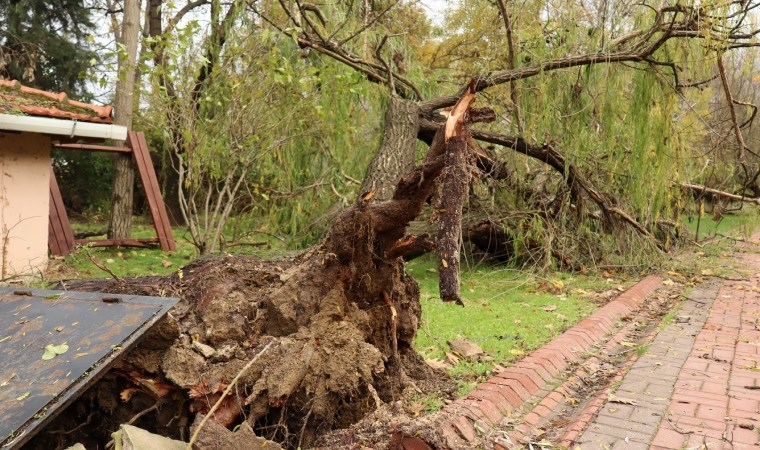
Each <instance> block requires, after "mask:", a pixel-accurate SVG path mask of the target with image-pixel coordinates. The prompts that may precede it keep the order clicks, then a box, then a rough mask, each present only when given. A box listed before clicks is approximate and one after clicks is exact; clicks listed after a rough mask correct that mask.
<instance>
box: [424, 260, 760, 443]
mask: <svg viewBox="0 0 760 450" xmlns="http://www.w3.org/2000/svg"><path fill="white" fill-rule="evenodd" d="M734 257H735V259H737V260H738V263H739V265H740V266H742V267H743V268H744V269H747V270H749V271H751V272H754V273H755V274H754V275H752V276H751V277H749V278H748V279H747V280H742V281H730V280H722V279H718V278H716V279H714V280H713V281H711V282H709V283H705V284H703V285H701V286H698V287H696V288H694V290H693V291H692V292H691V293H690V295H689V296H688V298H686V299H685V300H683V301H682V302H681V304H680V305H678V307H677V308H675V309H674V313H673V314H672V315H670V316H671V317H669V320H668V321H666V322H665V323H663V324H662V325H660V326H659V327H656V326H654V325H652V326H650V327H648V328H646V327H645V335H643V336H642V335H641V334H639V335H638V337H634V340H635V341H636V342H637V344H636V345H646V343H647V342H649V344H648V345H647V346H646V351H645V352H644V353H643V354H641V355H639V352H638V351H637V352H634V353H630V350H631V348H630V345H631V343H630V342H627V341H626V339H628V337H627V336H629V335H631V334H630V333H631V331H632V330H633V329H636V328H637V323H642V321H643V322H645V323H646V321H647V320H648V319H647V318H648V317H656V316H652V315H651V314H650V313H651V311H652V310H657V309H658V308H660V307H661V305H662V304H664V303H663V302H664V300H663V299H664V298H665V297H663V296H658V297H657V298H656V299H652V298H651V297H652V295H653V293H654V292H655V290H656V289H658V287H659V286H660V285H661V280H660V279H658V278H657V277H648V278H646V279H644V280H642V281H641V282H640V283H638V284H637V285H636V286H634V287H633V288H631V289H629V290H628V291H626V292H625V293H623V294H622V295H621V296H620V297H619V298H617V299H615V300H614V301H612V302H610V303H608V304H607V305H605V306H604V307H602V308H600V309H599V310H598V311H597V312H596V313H594V314H592V315H591V316H589V317H588V318H586V319H584V320H583V321H581V322H579V323H578V324H577V325H575V326H574V327H572V328H571V329H570V330H568V331H567V332H565V333H563V334H562V335H561V336H559V337H557V338H556V339H555V340H553V341H552V342H550V343H549V344H547V345H546V346H544V347H542V348H541V349H539V350H537V351H535V352H533V353H532V354H530V355H528V356H527V357H526V358H524V359H523V360H521V361H519V362H517V363H516V364H514V365H513V366H511V367H509V368H507V370H506V371H504V372H502V373H499V374H498V375H496V376H494V377H493V378H492V379H490V380H488V381H487V382H485V383H483V384H481V385H480V386H478V387H477V388H476V389H475V390H474V391H473V392H471V393H470V394H469V395H467V396H465V397H463V398H461V399H459V400H457V401H455V402H453V403H452V404H450V405H448V406H446V407H445V408H444V412H445V413H449V414H448V416H446V417H451V418H452V419H450V420H446V421H444V422H443V423H442V424H441V425H440V426H439V428H437V429H438V432H439V436H441V437H442V438H443V439H444V441H445V442H446V445H444V447H442V448H449V449H465V448H467V449H469V448H488V449H491V448H493V449H496V450H504V449H510V450H511V449H520V448H535V449H538V448H541V449H547V448H560V449H572V450H576V449H578V450H586V449H594V450H596V449H608V450H610V449H611V450H618V449H632V450H637V449H651V450H666V449H667V450H670V449H674V450H675V449H694V450H697V449H699V450H702V449H705V450H707V449H733V450H744V449H754V450H760V254H752V253H745V254H736V255H735V256H734ZM648 298H650V300H649V301H647V299H648ZM647 309H649V313H648V312H647ZM660 314H661V313H660ZM649 323H652V324H653V322H649ZM647 330H648V331H647ZM632 336H635V333H634V334H633V335H632ZM621 346H622V347H621ZM625 346H628V348H627V350H626V347H625ZM621 348H622V349H623V351H622V352H621ZM642 348H643V347H642ZM623 354H627V356H625V358H624V359H623V360H618V362H617V363H614V364H615V365H614V366H613V370H614V371H616V372H613V374H612V376H609V375H607V378H606V381H601V384H600V385H598V386H596V389H592V390H591V391H589V393H588V395H587V396H585V397H583V396H582V395H578V394H577V393H578V392H582V389H581V390H580V391H579V390H578V386H580V385H582V384H584V383H587V381H586V380H592V382H593V380H595V379H599V380H604V379H605V376H604V375H602V377H601V378H596V377H595V376H594V375H595V373H596V370H597V369H601V368H602V366H605V364H606V365H607V367H609V362H610V361H611V360H614V357H613V358H611V359H610V356H614V355H623ZM599 373H602V372H599ZM573 397H582V398H581V400H582V401H581V403H580V404H579V405H577V406H572V405H573V403H569V402H568V399H572V398H573ZM547 437H548V438H549V439H550V440H549V441H547V440H546V438H547Z"/></svg>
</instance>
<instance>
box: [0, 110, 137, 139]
mask: <svg viewBox="0 0 760 450" xmlns="http://www.w3.org/2000/svg"><path fill="white" fill-rule="evenodd" d="M2 130H8V131H25V132H28V133H41V134H55V135H60V136H68V137H70V138H73V137H83V138H99V139H113V140H115V141H124V140H126V139H127V127H123V126H121V125H111V124H105V123H92V122H79V121H76V120H64V119H50V118H47V117H34V116H14V115H10V114H0V131H2Z"/></svg>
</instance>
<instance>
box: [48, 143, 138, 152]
mask: <svg viewBox="0 0 760 450" xmlns="http://www.w3.org/2000/svg"><path fill="white" fill-rule="evenodd" d="M53 148H59V149H64V150H91V151H96V152H117V153H132V149H131V148H129V147H112V146H110V145H90V144H53Z"/></svg>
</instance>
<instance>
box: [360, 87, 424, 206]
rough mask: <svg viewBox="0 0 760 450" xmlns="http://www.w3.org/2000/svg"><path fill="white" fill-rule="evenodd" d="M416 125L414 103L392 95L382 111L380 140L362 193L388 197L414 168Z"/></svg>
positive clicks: (417, 114) (382, 197) (385, 198)
mask: <svg viewBox="0 0 760 450" xmlns="http://www.w3.org/2000/svg"><path fill="white" fill-rule="evenodd" d="M418 128H419V108H418V107H417V104H416V103H414V102H412V101H409V100H404V99H401V98H398V97H396V96H391V99H390V103H389V104H388V110H387V111H386V113H385V130H384V131H383V141H382V143H381V144H380V149H379V150H378V151H377V154H375V157H374V158H372V162H371V163H370V165H369V168H368V169H367V175H366V176H365V177H364V181H363V182H362V187H361V192H362V193H364V192H367V191H371V190H375V191H376V192H375V198H377V199H379V200H388V199H389V198H391V196H392V195H393V190H394V188H395V186H396V182H397V181H398V180H399V178H401V176H402V175H403V174H405V173H407V172H409V170H411V169H412V168H413V167H414V160H415V153H416V151H415V149H416V145H417V131H418Z"/></svg>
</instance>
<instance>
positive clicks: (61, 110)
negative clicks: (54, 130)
mask: <svg viewBox="0 0 760 450" xmlns="http://www.w3.org/2000/svg"><path fill="white" fill-rule="evenodd" d="M112 113H113V107H111V106H97V105H91V104H89V103H83V102H78V101H76V100H71V99H69V98H68V96H67V95H66V93H64V92H61V93H59V94H54V93H52V92H47V91H43V90H41V89H35V88H31V87H28V86H22V85H21V83H19V82H18V81H16V80H14V81H9V80H0V114H25V115H29V116H43V117H52V118H57V119H69V120H80V121H83V122H95V123H113V121H112V120H111V114H112Z"/></svg>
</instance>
